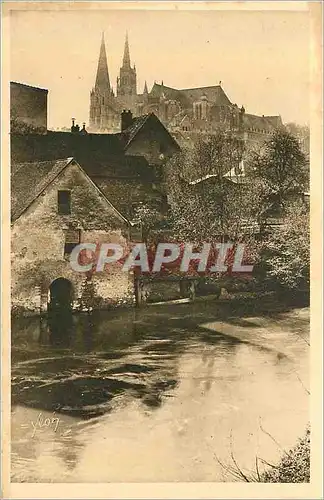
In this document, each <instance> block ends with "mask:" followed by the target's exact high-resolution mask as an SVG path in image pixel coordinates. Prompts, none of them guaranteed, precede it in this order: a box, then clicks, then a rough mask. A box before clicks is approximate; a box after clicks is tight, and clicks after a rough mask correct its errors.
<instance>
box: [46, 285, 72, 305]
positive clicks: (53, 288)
mask: <svg viewBox="0 0 324 500" xmlns="http://www.w3.org/2000/svg"><path fill="white" fill-rule="evenodd" d="M49 292H50V301H49V305H50V306H51V307H62V308H68V309H69V308H71V307H72V300H73V286H72V283H71V281H69V280H67V279H66V278H57V279H56V280H54V281H53V282H52V283H51V284H50V287H49Z"/></svg>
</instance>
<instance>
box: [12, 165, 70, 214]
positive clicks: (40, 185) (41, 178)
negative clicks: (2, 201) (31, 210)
mask: <svg viewBox="0 0 324 500" xmlns="http://www.w3.org/2000/svg"><path fill="white" fill-rule="evenodd" d="M72 160H73V158H66V159H63V160H53V161H39V162H31V163H20V164H13V165H12V166H11V219H12V221H15V220H16V219H18V218H19V217H20V216H21V214H22V213H23V212H24V211H25V210H26V209H27V208H28V207H29V205H31V203H32V202H33V201H34V200H35V199H36V198H38V196H40V194H41V193H42V192H43V191H44V189H46V187H47V186H48V185H49V184H50V183H51V182H52V181H53V180H54V179H55V178H56V177H57V176H58V175H59V174H60V173H61V172H62V170H64V169H65V167H67V165H69V164H70V163H71V161H72Z"/></svg>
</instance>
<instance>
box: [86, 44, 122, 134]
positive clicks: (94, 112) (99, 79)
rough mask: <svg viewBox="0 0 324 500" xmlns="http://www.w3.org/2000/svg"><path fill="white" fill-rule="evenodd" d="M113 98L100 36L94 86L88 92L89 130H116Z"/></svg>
mask: <svg viewBox="0 0 324 500" xmlns="http://www.w3.org/2000/svg"><path fill="white" fill-rule="evenodd" d="M115 100H116V98H115V96H114V92H113V89H112V88H111V86H110V80H109V73H108V64H107V55H106V47H105V38H104V34H102V38H101V45H100V52H99V60H98V67H97V75H96V82H95V86H94V87H93V89H92V90H91V92H90V120H89V128H90V130H92V131H94V132H104V131H106V132H113V131H114V129H115V128H118V119H119V114H118V113H116V111H115V106H116V103H115Z"/></svg>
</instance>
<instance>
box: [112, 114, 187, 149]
mask: <svg viewBox="0 0 324 500" xmlns="http://www.w3.org/2000/svg"><path fill="white" fill-rule="evenodd" d="M147 124H149V125H148V126H153V125H158V126H159V127H160V128H162V129H163V130H164V131H165V134H167V135H168V136H169V138H170V141H171V142H173V144H174V145H175V146H176V148H178V149H180V147H179V144H178V143H177V142H176V140H175V139H174V138H173V137H172V135H171V134H170V132H169V131H168V130H167V129H166V128H165V126H164V125H163V123H162V122H161V121H160V120H159V119H158V117H157V116H156V115H155V114H154V113H148V114H146V115H142V116H137V117H135V118H133V122H132V124H131V126H130V127H128V128H127V129H126V130H124V131H123V132H121V133H120V134H119V135H120V136H121V138H122V141H123V142H124V144H125V146H124V147H125V149H127V148H128V146H129V145H130V144H131V142H132V141H133V140H134V139H135V137H136V136H137V134H138V133H139V132H140V131H141V130H143V129H144V127H145V126H146V125H147Z"/></svg>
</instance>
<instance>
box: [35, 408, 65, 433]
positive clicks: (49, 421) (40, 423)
mask: <svg viewBox="0 0 324 500" xmlns="http://www.w3.org/2000/svg"><path fill="white" fill-rule="evenodd" d="M54 415H55V412H54V413H53V417H51V418H50V417H47V418H44V417H43V416H42V413H39V414H38V416H37V419H36V422H33V421H32V422H31V425H32V427H33V434H32V437H34V436H35V434H36V430H37V429H43V428H49V427H51V428H52V429H54V432H56V431H57V428H58V426H59V423H60V419H59V418H58V417H55V416H54Z"/></svg>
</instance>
